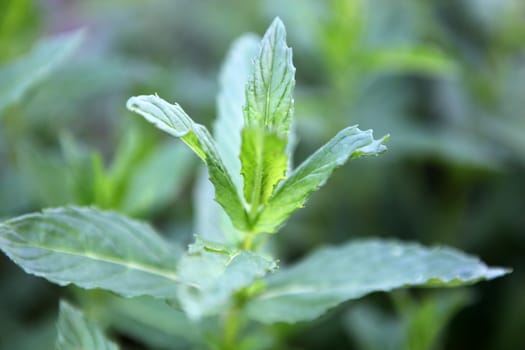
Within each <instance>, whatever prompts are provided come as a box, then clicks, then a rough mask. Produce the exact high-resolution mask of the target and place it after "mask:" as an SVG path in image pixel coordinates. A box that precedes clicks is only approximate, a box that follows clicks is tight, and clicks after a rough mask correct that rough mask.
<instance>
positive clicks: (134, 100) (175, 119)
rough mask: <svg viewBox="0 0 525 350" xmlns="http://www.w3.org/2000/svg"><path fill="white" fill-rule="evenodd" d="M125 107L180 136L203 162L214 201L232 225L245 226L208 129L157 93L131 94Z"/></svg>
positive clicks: (236, 198) (231, 186)
mask: <svg viewBox="0 0 525 350" xmlns="http://www.w3.org/2000/svg"><path fill="white" fill-rule="evenodd" d="M127 107H128V109H129V110H131V111H133V112H135V113H138V114H140V115H141V116H143V117H144V118H145V119H146V120H147V121H149V122H150V123H152V124H154V125H155V126H156V127H158V128H159V129H161V130H163V131H165V132H167V133H168V134H171V135H173V136H175V137H178V138H180V139H181V140H182V141H184V143H186V145H188V146H189V147H190V148H191V149H192V150H193V151H194V152H195V153H196V154H197V155H198V156H199V158H201V159H202V160H203V161H204V162H205V163H206V165H207V166H208V171H209V174H210V180H211V182H212V183H213V185H214V186H215V200H216V201H217V202H218V203H219V204H220V205H221V206H222V207H223V208H224V210H225V211H226V213H227V214H228V216H229V217H230V219H231V220H232V222H233V224H234V225H235V227H236V228H238V229H240V230H244V229H246V228H247V219H246V213H245V210H244V205H243V203H242V201H241V198H240V197H239V194H238V192H237V189H236V187H235V184H234V183H233V181H232V179H231V176H230V175H229V173H228V171H227V170H226V167H225V165H224V163H223V161H222V159H221V157H220V155H219V152H218V151H217V147H216V145H215V141H214V140H213V138H212V137H211V135H210V133H209V132H208V130H207V129H206V128H205V127H204V126H203V125H200V124H197V123H194V122H193V120H192V119H191V118H190V117H189V116H188V115H187V114H186V112H184V110H183V109H182V108H181V107H180V106H179V105H178V104H174V105H172V104H170V103H168V102H166V101H164V100H163V99H161V98H160V97H158V96H153V95H150V96H135V97H131V98H130V99H129V100H128V102H127Z"/></svg>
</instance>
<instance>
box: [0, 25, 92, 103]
mask: <svg viewBox="0 0 525 350" xmlns="http://www.w3.org/2000/svg"><path fill="white" fill-rule="evenodd" d="M81 40H82V31H75V32H71V33H66V34H61V35H58V36H55V37H52V38H48V39H44V40H41V41H40V42H39V43H37V44H36V45H35V47H34V48H33V49H32V50H31V52H29V53H28V54H27V55H25V56H23V57H21V58H19V59H18V60H16V61H14V62H12V63H9V64H6V65H3V66H0V113H1V112H2V111H3V110H4V109H5V108H6V107H8V106H10V105H11V104H14V103H17V102H19V101H20V100H21V99H22V97H23V96H24V94H25V93H26V92H27V91H28V90H29V89H30V88H31V87H32V86H34V85H36V84H38V83H39V82H41V81H42V80H44V79H45V78H46V77H47V76H48V75H49V74H50V73H51V72H52V71H53V70H54V69H55V68H56V67H57V66H59V65H60V64H61V63H62V62H63V61H65V60H66V59H67V58H68V57H69V56H70V55H71V54H72V53H73V52H74V51H75V49H76V48H77V47H78V46H79V45H80V43H81Z"/></svg>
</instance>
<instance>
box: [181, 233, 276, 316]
mask: <svg viewBox="0 0 525 350" xmlns="http://www.w3.org/2000/svg"><path fill="white" fill-rule="evenodd" d="M275 268H276V263H275V261H273V260H271V259H269V258H266V257H264V256H262V255H259V254H256V253H253V252H250V251H244V250H239V249H235V248H232V247H230V246H225V245H222V244H218V243H214V242H210V241H204V240H203V239H201V238H199V237H198V236H197V237H196V241H195V243H194V244H192V245H190V248H189V250H188V253H187V254H186V255H185V256H184V257H183V258H182V259H181V261H180V264H179V275H180V278H181V279H182V280H183V281H184V282H185V285H181V287H180V288H179V290H178V299H179V302H180V303H181V305H182V308H183V309H184V311H185V312H186V314H187V315H188V316H189V317H190V318H192V319H198V318H201V317H202V316H205V315H212V314H215V313H218V312H220V311H221V310H223V309H224V308H226V307H227V306H229V302H230V301H231V297H232V296H233V294H234V293H235V292H237V291H238V290H240V289H241V288H244V287H247V286H249V285H251V284H252V283H253V282H254V281H255V280H256V279H257V278H261V277H263V276H264V275H265V274H266V273H267V272H268V271H271V270H273V269H275ZM195 285H198V287H194V286H195Z"/></svg>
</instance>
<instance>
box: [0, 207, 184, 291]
mask: <svg viewBox="0 0 525 350" xmlns="http://www.w3.org/2000/svg"><path fill="white" fill-rule="evenodd" d="M0 249H1V250H3V251H4V253H5V254H6V255H7V256H9V257H10V258H11V260H13V261H14V262H15V263H16V264H18V265H19V266H20V267H22V268H23V269H24V271H25V272H27V273H29V274H33V275H36V276H40V277H44V278H46V279H48V280H49V281H51V282H54V283H57V284H59V285H62V286H64V285H68V284H75V285H77V286H79V287H81V288H85V289H93V288H102V289H107V290H110V291H112V292H115V293H118V294H121V295H123V296H125V297H134V296H139V295H150V296H154V297H158V298H170V297H173V296H174V295H175V294H176V287H177V286H178V284H179V282H180V279H179V277H178V276H177V274H176V264H177V260H178V256H177V253H178V252H177V250H176V249H170V247H169V245H168V244H167V243H166V242H165V241H164V240H163V239H162V238H161V237H160V236H158V235H157V234H156V233H155V232H154V231H153V230H152V228H151V227H150V226H148V225H145V224H143V223H141V222H139V221H136V220H132V219H129V218H127V217H125V216H123V215H120V214H117V213H115V212H110V211H101V210H98V209H95V208H82V207H64V208H55V209H46V210H44V211H43V212H42V213H34V214H28V215H23V216H20V217H17V218H14V219H11V220H8V221H6V222H4V223H3V224H0Z"/></svg>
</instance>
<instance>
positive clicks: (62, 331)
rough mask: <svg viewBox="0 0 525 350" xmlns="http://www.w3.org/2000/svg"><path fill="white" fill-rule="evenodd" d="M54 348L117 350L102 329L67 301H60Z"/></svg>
mask: <svg viewBox="0 0 525 350" xmlns="http://www.w3.org/2000/svg"><path fill="white" fill-rule="evenodd" d="M57 328H58V337H57V343H56V350H72V349H82V350H118V349H119V347H118V346H117V345H116V344H115V343H113V342H111V341H109V340H108V339H107V338H106V337H105V335H104V333H103V332H102V330H101V329H100V328H99V327H98V326H97V325H96V324H94V323H92V322H90V321H88V320H86V319H85V318H84V316H83V315H82V313H81V312H80V311H78V310H76V309H75V308H74V307H72V306H71V305H69V304H68V303H66V302H64V301H61V302H60V313H59V316H58V323H57Z"/></svg>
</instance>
